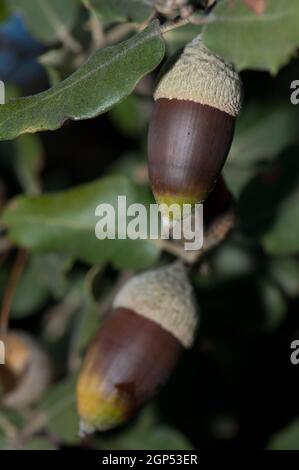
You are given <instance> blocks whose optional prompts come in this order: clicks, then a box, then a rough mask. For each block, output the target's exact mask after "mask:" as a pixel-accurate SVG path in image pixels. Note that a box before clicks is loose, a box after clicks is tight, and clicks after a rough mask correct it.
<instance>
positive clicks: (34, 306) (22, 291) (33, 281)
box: [12, 257, 49, 318]
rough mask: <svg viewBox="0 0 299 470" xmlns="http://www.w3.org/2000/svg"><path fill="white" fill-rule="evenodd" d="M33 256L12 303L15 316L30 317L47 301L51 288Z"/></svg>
mask: <svg viewBox="0 0 299 470" xmlns="http://www.w3.org/2000/svg"><path fill="white" fill-rule="evenodd" d="M36 261H37V260H36V259H35V257H31V258H30V259H29V261H28V263H27V266H26V268H25V271H24V273H23V276H22V277H21V279H20V281H19V283H18V286H17V289H16V292H15V295H14V299H13V304H12V316H13V318H24V317H28V316H30V315H32V314H34V313H36V312H37V310H38V309H39V308H41V307H42V306H43V305H44V304H45V303H46V301H47V299H48V297H49V290H48V288H47V287H46V285H45V284H44V282H43V280H42V278H41V271H40V269H39V264H38V263H37V262H36Z"/></svg>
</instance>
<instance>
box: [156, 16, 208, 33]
mask: <svg viewBox="0 0 299 470" xmlns="http://www.w3.org/2000/svg"><path fill="white" fill-rule="evenodd" d="M211 21H212V17H211V16H210V15H209V16H208V15H207V16H199V15H197V14H192V15H190V16H188V17H187V18H178V19H177V20H175V21H170V22H168V23H165V24H164V25H162V26H161V27H160V31H161V34H165V33H168V32H169V31H172V30H174V29H177V28H181V27H182V26H186V25H187V24H195V25H204V24H207V23H210V22H211Z"/></svg>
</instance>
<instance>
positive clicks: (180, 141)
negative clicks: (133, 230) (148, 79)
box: [148, 37, 242, 219]
mask: <svg viewBox="0 0 299 470" xmlns="http://www.w3.org/2000/svg"><path fill="white" fill-rule="evenodd" d="M154 99H155V105H154V111H153V115H152V118H151V122H150V127H149V137H148V154H149V176H150V181H151V185H152V189H153V192H154V195H155V198H156V201H157V203H158V204H160V205H161V212H162V214H163V215H164V217H165V219H167V218H170V219H171V218H173V219H176V218H180V217H181V210H180V208H181V206H182V205H183V204H191V206H193V205H194V204H196V203H200V202H203V201H204V200H205V199H206V198H207V196H208V194H209V192H210V191H211V190H212V189H213V186H214V185H215V182H216V180H217V178H218V177H219V175H220V172H221V169H222V167H223V165H224V163H225V160H226V157H227V155H228V152H229V150H230V146H231V143H232V139H233V134H234V127H235V118H236V116H237V115H238V113H239V111H240V109H241V101H242V85H241V81H240V78H239V75H238V73H237V72H236V71H235V70H234V68H233V66H232V65H231V64H229V63H228V62H226V61H225V60H224V59H223V58H221V57H220V56H218V55H216V54H214V53H213V52H211V51H209V50H208V49H207V47H206V46H205V45H204V44H203V42H202V40H201V39H200V37H197V38H195V39H194V40H193V41H192V42H191V43H190V44H188V45H187V46H186V47H185V49H184V51H183V53H182V55H181V56H180V58H179V59H178V60H177V61H176V62H175V64H174V65H173V66H172V67H171V68H170V70H168V72H166V73H165V74H164V75H163V77H162V79H161V80H160V82H159V84H158V86H157V88H156V90H155V93H154ZM172 204H178V207H179V211H178V212H176V211H175V210H174V211H173V212H172V210H171V205H172Z"/></svg>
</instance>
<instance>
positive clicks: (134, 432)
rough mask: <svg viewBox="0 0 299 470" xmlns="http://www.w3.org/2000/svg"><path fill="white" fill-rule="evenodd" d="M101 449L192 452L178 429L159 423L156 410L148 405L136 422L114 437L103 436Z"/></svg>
mask: <svg viewBox="0 0 299 470" xmlns="http://www.w3.org/2000/svg"><path fill="white" fill-rule="evenodd" d="M100 448H101V449H111V450H190V449H192V448H193V446H192V444H191V442H190V441H188V439H187V438H186V437H185V436H184V435H183V434H182V433H181V432H180V431H178V430H177V429H175V428H172V427H170V426H166V425H162V424H159V423H158V422H157V416H156V409H155V408H154V407H153V405H148V406H147V407H146V408H145V409H144V410H143V411H142V412H141V414H140V415H139V417H138V418H137V420H136V421H134V423H132V424H131V425H129V426H128V427H127V428H125V429H124V430H123V431H119V432H118V433H117V434H116V435H114V436H111V437H110V436H107V437H106V436H104V435H103V436H101V437H100Z"/></svg>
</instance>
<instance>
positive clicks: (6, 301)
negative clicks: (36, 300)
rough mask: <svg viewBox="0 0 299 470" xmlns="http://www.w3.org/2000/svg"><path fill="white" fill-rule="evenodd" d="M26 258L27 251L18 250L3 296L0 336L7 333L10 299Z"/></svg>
mask: <svg viewBox="0 0 299 470" xmlns="http://www.w3.org/2000/svg"><path fill="white" fill-rule="evenodd" d="M27 258H28V253H27V251H25V250H20V251H18V253H17V256H16V259H15V263H14V266H13V268H12V272H11V274H10V277H9V280H8V283H7V286H6V289H5V293H4V297H3V302H2V308H1V313H0V337H5V336H6V334H7V329H8V323H9V315H10V310H11V305H12V301H13V298H14V294H15V291H16V288H17V286H18V282H19V279H20V277H21V274H22V272H23V269H24V267H25V265H26V261H27Z"/></svg>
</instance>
